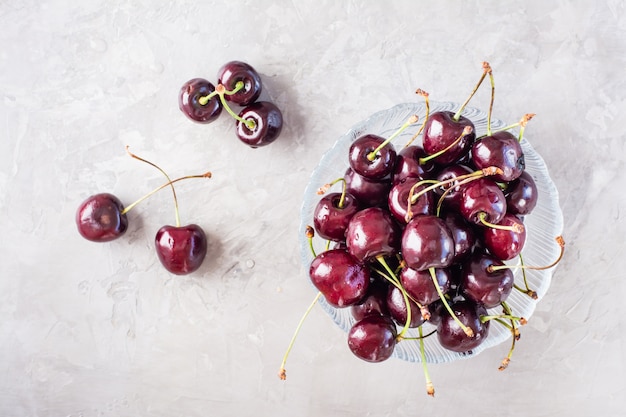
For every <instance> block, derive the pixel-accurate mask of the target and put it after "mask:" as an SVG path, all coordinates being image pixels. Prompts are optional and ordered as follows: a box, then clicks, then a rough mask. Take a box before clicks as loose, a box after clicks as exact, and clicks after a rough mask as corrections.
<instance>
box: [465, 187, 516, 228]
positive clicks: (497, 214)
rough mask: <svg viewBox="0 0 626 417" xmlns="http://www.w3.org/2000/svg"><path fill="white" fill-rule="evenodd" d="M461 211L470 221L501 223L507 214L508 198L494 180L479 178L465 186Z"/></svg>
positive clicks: (476, 222)
mask: <svg viewBox="0 0 626 417" xmlns="http://www.w3.org/2000/svg"><path fill="white" fill-rule="evenodd" d="M459 212H460V213H461V215H462V216H463V218H465V219H466V220H467V221H469V222H470V223H475V224H482V222H481V219H483V220H485V221H487V222H489V223H499V222H500V220H502V218H503V217H504V215H505V214H506V198H505V197H504V193H503V192H502V190H501V189H500V187H499V186H498V184H496V183H495V182H494V181H493V180H491V179H489V178H479V179H477V180H474V181H472V182H470V183H468V184H466V185H465V186H464V187H463V191H462V195H461V201H460V207H459Z"/></svg>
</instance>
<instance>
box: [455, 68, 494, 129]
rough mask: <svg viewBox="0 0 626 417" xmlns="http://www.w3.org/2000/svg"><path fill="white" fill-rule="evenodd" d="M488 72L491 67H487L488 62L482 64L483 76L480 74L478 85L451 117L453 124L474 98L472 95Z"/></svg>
mask: <svg viewBox="0 0 626 417" xmlns="http://www.w3.org/2000/svg"><path fill="white" fill-rule="evenodd" d="M489 72H491V66H490V65H489V63H488V62H483V74H482V76H481V77H480V79H479V80H478V83H477V84H476V86H475V87H474V89H473V90H472V92H471V93H470V95H469V97H468V98H467V100H465V102H464V103H463V104H462V105H461V107H460V108H459V109H458V110H457V112H456V113H455V114H454V116H453V117H452V120H454V121H455V122H458V121H459V119H460V118H461V114H462V113H463V110H465V107H466V106H467V104H468V103H469V102H470V100H471V99H472V97H474V94H476V91H478V87H480V85H481V84H482V83H483V80H484V79H485V77H486V76H487V74H488V73H489Z"/></svg>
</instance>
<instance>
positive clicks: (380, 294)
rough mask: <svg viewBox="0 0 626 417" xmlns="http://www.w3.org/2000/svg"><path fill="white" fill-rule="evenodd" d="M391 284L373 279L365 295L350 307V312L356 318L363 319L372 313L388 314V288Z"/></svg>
mask: <svg viewBox="0 0 626 417" xmlns="http://www.w3.org/2000/svg"><path fill="white" fill-rule="evenodd" d="M388 287H389V284H387V282H386V281H383V280H380V279H373V280H372V281H371V282H370V285H369V287H368V288H367V293H366V294H365V296H364V297H363V298H362V299H361V300H360V301H359V302H358V303H356V304H353V305H352V306H351V307H350V309H351V310H350V312H351V313H352V317H354V319H355V320H357V321H358V320H361V319H362V318H364V317H365V316H369V315H370V314H378V315H383V316H385V315H388V314H389V309H388V307H387V288H388Z"/></svg>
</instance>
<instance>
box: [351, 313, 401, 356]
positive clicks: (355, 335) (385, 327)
mask: <svg viewBox="0 0 626 417" xmlns="http://www.w3.org/2000/svg"><path fill="white" fill-rule="evenodd" d="M397 336H398V332H397V329H396V325H395V323H394V322H393V320H392V319H391V318H390V317H388V316H381V315H375V314H371V315H369V316H366V317H364V318H363V319H361V320H359V321H357V322H356V323H354V324H353V325H352V328H351V329H350V331H349V332H348V346H349V348H350V350H351V351H352V353H354V354H355V355H356V356H357V357H358V358H360V359H363V360H364V361H367V362H382V361H384V360H386V359H389V358H390V357H391V355H392V354H393V351H394V349H395V347H396V337H397Z"/></svg>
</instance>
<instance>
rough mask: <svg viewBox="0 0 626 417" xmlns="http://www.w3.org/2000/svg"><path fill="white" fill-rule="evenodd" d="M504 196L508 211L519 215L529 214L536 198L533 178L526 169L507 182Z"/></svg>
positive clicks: (535, 202) (535, 203) (536, 193)
mask: <svg viewBox="0 0 626 417" xmlns="http://www.w3.org/2000/svg"><path fill="white" fill-rule="evenodd" d="M504 196H505V197H506V207H507V211H508V212H509V213H511V214H518V215H521V216H523V215H526V214H530V213H531V212H532V211H533V209H534V208H535V206H536V205H537V200H538V192H537V185H536V184H535V180H534V179H533V177H532V176H531V175H530V174H529V173H528V171H523V172H522V173H521V174H520V176H519V177H517V179H515V180H514V181H512V182H510V183H508V184H507V187H506V190H505V191H504Z"/></svg>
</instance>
